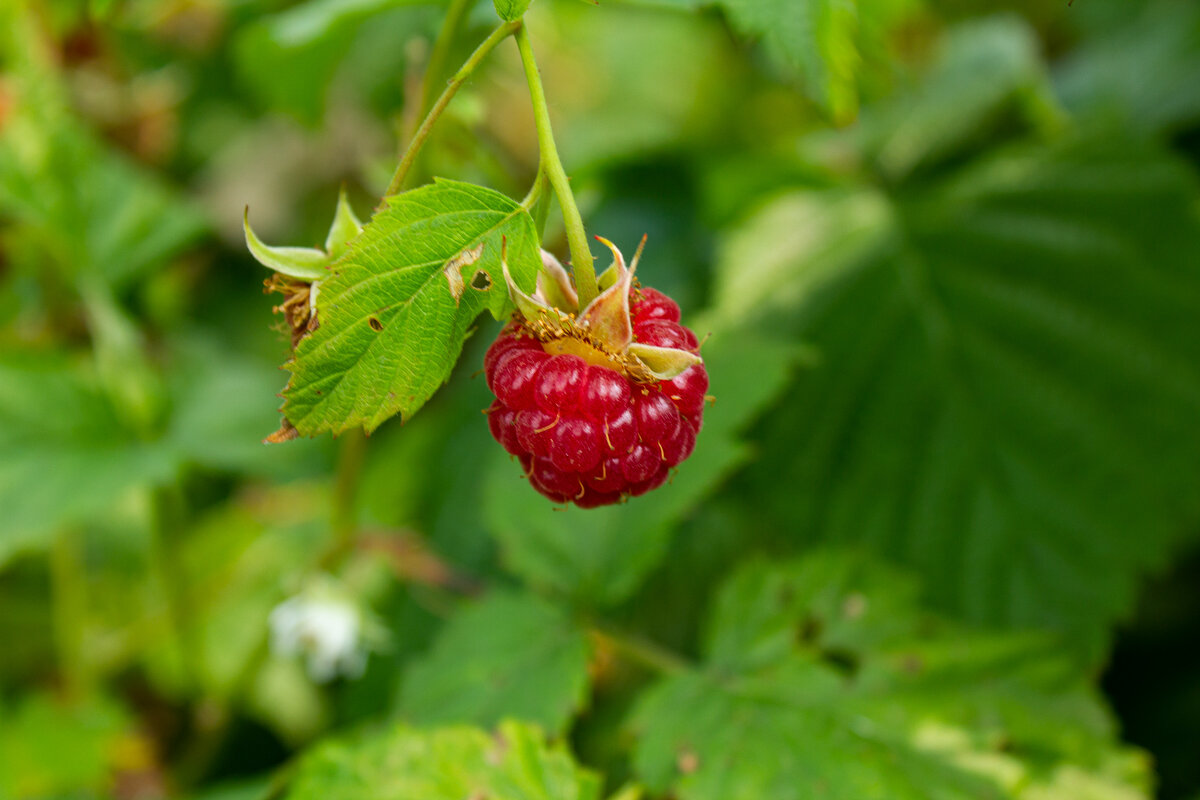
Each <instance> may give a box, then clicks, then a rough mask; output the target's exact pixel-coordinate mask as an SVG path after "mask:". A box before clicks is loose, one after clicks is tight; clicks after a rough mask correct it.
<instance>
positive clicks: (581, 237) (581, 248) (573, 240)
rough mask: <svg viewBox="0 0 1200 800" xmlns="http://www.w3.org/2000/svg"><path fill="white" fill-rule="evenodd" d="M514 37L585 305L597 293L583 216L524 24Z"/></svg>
mask: <svg viewBox="0 0 1200 800" xmlns="http://www.w3.org/2000/svg"><path fill="white" fill-rule="evenodd" d="M516 39H517V48H518V49H519V50H520V51H521V63H522V64H523V65H524V66H525V79H526V81H528V83H529V97H530V99H531V100H532V101H533V119H534V122H535V123H536V125H537V135H538V148H539V149H540V150H541V165H542V168H543V169H544V170H545V172H546V176H547V177H548V178H549V179H550V185H551V186H553V187H554V193H555V195H557V196H558V204H559V206H561V207H562V212H563V224H564V225H565V227H566V229H567V243H568V244H569V245H570V248H571V271H572V272H573V273H574V275H575V288H576V290H577V291H578V292H579V307H580V308H585V307H586V306H587V304H588V303H590V302H592V300H594V299H595V298H596V295H597V294H598V293H599V292H598V289H597V286H596V269H595V267H594V266H593V264H592V251H591V250H590V249H589V248H588V241H587V232H586V231H584V229H583V217H581V216H580V214H579V207H578V206H577V205H575V195H573V194H572V193H571V182H570V179H569V178H567V172H566V170H564V169H563V165H562V160H561V159H560V158H559V157H558V148H557V147H556V146H555V144H554V131H553V130H552V129H551V127H550V109H549V108H548V107H547V106H546V91H545V90H544V89H543V88H542V78H541V75H540V74H539V73H538V68H537V62H536V61H534V58H533V48H532V46H531V45H530V43H529V34H528V32H527V31H526V30H525V27H524V26H522V27H520V28H518V29H517V31H516Z"/></svg>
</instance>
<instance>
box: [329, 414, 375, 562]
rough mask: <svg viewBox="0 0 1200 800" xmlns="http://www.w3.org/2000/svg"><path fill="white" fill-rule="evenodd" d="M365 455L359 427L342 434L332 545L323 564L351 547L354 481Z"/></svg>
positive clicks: (355, 521) (354, 526) (364, 440)
mask: <svg viewBox="0 0 1200 800" xmlns="http://www.w3.org/2000/svg"><path fill="white" fill-rule="evenodd" d="M366 457H367V437H366V434H364V433H363V432H362V431H361V430H357V429H354V430H351V431H349V432H348V433H346V434H345V435H344V436H343V437H342V447H341V451H340V452H339V454H338V464H337V477H336V479H335V483H334V485H333V500H332V509H331V514H330V528H331V529H332V531H333V544H332V546H331V547H330V549H329V552H328V553H326V555H325V557H324V558H323V559H322V561H323V562H324V566H335V565H336V564H338V563H339V562H340V561H341V560H342V559H343V558H344V557H345V556H346V555H347V554H348V553H350V551H352V550H353V549H354V543H355V538H356V537H357V535H358V513H357V507H356V501H357V499H358V483H359V479H360V478H361V477H362V469H363V463H364V462H365V461H366Z"/></svg>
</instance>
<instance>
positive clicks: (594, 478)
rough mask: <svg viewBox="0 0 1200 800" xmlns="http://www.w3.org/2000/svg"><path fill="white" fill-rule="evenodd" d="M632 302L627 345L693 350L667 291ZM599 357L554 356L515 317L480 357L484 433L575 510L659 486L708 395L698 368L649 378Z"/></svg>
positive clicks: (679, 458) (685, 451)
mask: <svg viewBox="0 0 1200 800" xmlns="http://www.w3.org/2000/svg"><path fill="white" fill-rule="evenodd" d="M630 301H631V302H630V318H631V321H632V323H633V333H634V340H635V341H637V342H641V343H643V344H650V345H656V346H659V347H675V348H681V349H686V350H692V351H695V350H697V349H698V348H699V343H698V341H697V339H696V336H695V334H693V333H692V332H691V331H690V330H688V329H687V328H685V327H683V326H682V325H680V324H679V306H677V305H676V304H675V302H674V301H673V300H671V299H670V298H669V297H667V296H666V295H664V294H662V293H661V292H658V291H655V290H654V289H640V290H638V289H635V290H633V291H631V292H630ZM584 352H586V348H585V349H584ZM597 356H599V357H597V358H595V359H588V360H585V359H584V358H581V357H580V356H577V355H570V354H560V355H552V354H551V353H549V352H547V351H546V349H544V348H543V346H542V343H541V342H540V341H539V340H538V339H537V338H535V337H534V336H533V334H532V333H531V332H530V330H529V328H528V327H526V325H525V324H524V322H523V321H522V320H521V318H520V317H519V316H518V317H515V318H514V320H513V321H512V322H510V323H509V324H508V325H506V326H505V327H504V329H503V330H502V331H501V332H500V336H499V337H498V338H497V339H496V341H495V342H494V343H493V344H492V346H491V347H490V348H489V349H488V352H487V356H486V357H485V358H484V372H485V374H486V375H487V382H488V387H489V388H490V389H491V390H492V392H493V393H494V394H495V395H496V400H495V402H493V403H492V406H491V408H489V409H488V410H487V414H488V426H489V428H490V429H491V432H492V436H493V437H494V438H495V439H496V441H498V442H499V443H500V444H501V445H502V446H503V447H504V449H505V450H507V451H508V452H509V453H511V454H513V455H515V456H517V457H518V458H519V459H520V461H521V464H522V466H524V468H525V472H526V473H527V475H528V477H529V482H530V483H531V484H532V485H533V488H534V489H537V490H538V491H539V492H541V493H542V494H543V495H545V496H546V497H549V498H550V499H551V500H553V501H555V502H558V503H575V504H576V505H577V506H579V507H580V508H594V507H596V506H602V505H609V504H611V503H616V502H619V501H621V500H622V499H623V498H625V497H628V496H638V495H641V494H644V493H646V492H648V491H650V490H651V489H654V488H657V487H658V486H660V485H662V484H663V482H664V481H666V479H667V477H668V475H669V474H670V468H671V467H674V466H676V465H678V464H680V463H682V462H683V461H684V459H686V458H687V457H688V456H689V455H691V453H692V449H693V448H694V447H695V446H696V433H697V432H698V431H699V430H700V427H701V421H702V417H703V414H704V398H705V392H707V391H708V373H707V372H706V371H705V369H704V365H703V364H697V365H695V366H692V367H689V368H688V369H687V370H685V371H684V372H682V373H680V374H679V375H678V376H677V377H675V378H673V379H671V380H667V381H658V382H649V383H647V382H640V381H635V380H632V379H631V378H630V377H628V376H627V375H626V374H624V373H623V372H621V371H618V369H616V368H614V367H615V366H616V364H615V362H612V361H611V360H607V361H606V360H605V359H604V358H603V357H602V356H600V354H599V353H598V352H597ZM589 361H593V362H594V363H589Z"/></svg>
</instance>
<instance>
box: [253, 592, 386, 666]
mask: <svg viewBox="0 0 1200 800" xmlns="http://www.w3.org/2000/svg"><path fill="white" fill-rule="evenodd" d="M270 626H271V650H272V651H273V652H275V653H276V654H278V655H281V656H284V657H288V658H294V657H296V656H303V657H304V658H305V660H306V662H307V664H306V666H307V668H308V675H309V677H310V678H312V679H313V680H314V681H316V682H317V683H328V682H329V681H331V680H333V679H334V678H336V677H338V676H339V675H344V676H346V677H349V678H357V677H358V676H360V675H362V673H363V669H364V668H365V667H366V664H367V646H366V643H365V642H364V637H363V617H362V612H361V611H360V610H359V608H358V607H357V606H356V605H355V604H354V603H353V602H351V601H350V600H349V599H347V598H344V597H339V596H338V595H337V594H336V593H335V592H333V591H329V590H328V588H327V587H321V586H318V587H313V588H312V589H310V590H307V591H305V592H301V593H300V594H298V595H295V596H294V597H291V598H289V599H287V600H285V601H283V602H282V603H280V604H279V605H277V606H276V607H275V608H274V609H273V610H272V611H271V617H270Z"/></svg>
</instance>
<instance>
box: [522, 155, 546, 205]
mask: <svg viewBox="0 0 1200 800" xmlns="http://www.w3.org/2000/svg"><path fill="white" fill-rule="evenodd" d="M545 190H546V173H545V171H544V170H543V169H542V165H541V163H540V162H539V163H538V171H537V175H535V176H534V177H533V185H532V186H530V187H529V193H528V194H526V195H525V199H524V200H522V201H521V208H523V209H525V210H526V211H529V212H531V213H532V211H533V207H534V205H535V204H536V203H537V202H538V201H539V200H541V199H542V193H543V192H545Z"/></svg>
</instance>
